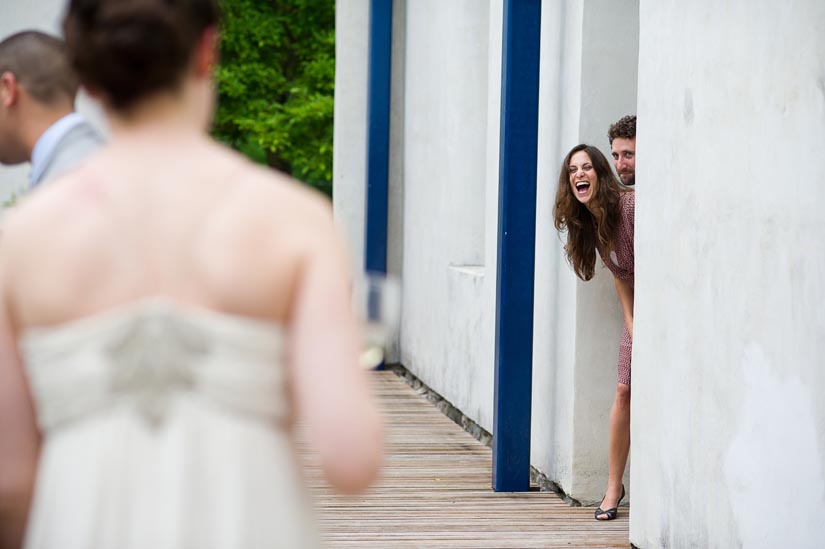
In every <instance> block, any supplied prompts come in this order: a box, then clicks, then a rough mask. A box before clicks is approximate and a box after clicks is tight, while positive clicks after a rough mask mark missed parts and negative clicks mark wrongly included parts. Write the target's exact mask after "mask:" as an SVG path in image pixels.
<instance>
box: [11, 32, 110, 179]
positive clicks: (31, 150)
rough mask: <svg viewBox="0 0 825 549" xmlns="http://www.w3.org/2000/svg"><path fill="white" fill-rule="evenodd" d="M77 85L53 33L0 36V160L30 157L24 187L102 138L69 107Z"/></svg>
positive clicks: (69, 163) (69, 164)
mask: <svg viewBox="0 0 825 549" xmlns="http://www.w3.org/2000/svg"><path fill="white" fill-rule="evenodd" d="M77 89H78V82H77V78H76V77H75V75H74V72H73V71H72V70H71V67H70V66H69V63H68V60H67V59H66V54H65V46H64V43H63V41H62V40H60V39H59V38H55V37H53V36H49V35H48V34H44V33H42V32H38V31H24V32H20V33H17V34H14V35H12V36H10V37H8V38H6V39H5V40H3V41H2V42H0V163H3V164H19V163H21V162H27V161H30V162H31V164H32V169H31V172H30V174H29V187H30V188H32V187H35V186H36V185H38V184H40V183H42V182H43V181H47V180H49V179H52V178H54V177H56V176H58V175H60V174H61V173H64V172H66V171H67V170H69V169H71V168H73V167H74V166H76V165H77V164H78V163H79V162H80V161H81V160H83V158H85V157H86V156H87V155H89V154H90V153H92V152H93V151H95V150H96V149H97V148H98V147H100V146H101V145H102V144H103V138H102V136H101V135H100V134H99V133H98V132H97V130H95V129H94V128H93V127H92V126H91V125H89V124H88V122H86V120H85V119H84V118H83V116H81V115H80V114H78V113H77V112H75V111H74V102H75V96H76V94H77Z"/></svg>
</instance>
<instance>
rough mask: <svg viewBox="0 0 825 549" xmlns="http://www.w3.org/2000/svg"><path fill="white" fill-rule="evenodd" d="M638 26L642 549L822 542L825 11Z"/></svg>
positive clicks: (634, 531)
mask: <svg viewBox="0 0 825 549" xmlns="http://www.w3.org/2000/svg"><path fill="white" fill-rule="evenodd" d="M641 28H642V33H641V55H640V63H639V90H640V93H639V137H638V140H637V152H638V154H639V161H638V164H637V180H638V184H637V186H638V191H637V192H638V199H637V201H636V204H637V205H636V315H635V318H636V322H635V333H634V336H635V341H634V344H635V346H634V357H633V360H634V363H633V376H634V377H633V383H634V385H633V398H632V418H633V419H632V422H633V425H632V438H633V464H632V475H631V476H632V479H633V487H634V497H633V512H632V513H631V515H630V520H631V525H630V527H631V536H630V537H631V541H632V542H633V543H634V544H636V545H638V546H639V547H643V548H645V549H654V548H657V547H748V548H773V547H794V548H810V549H813V548H819V547H825V529H823V528H822V525H823V518H822V517H823V513H822V511H823V509H825V399H823V398H822V395H823V394H825V367H823V366H824V365H825V362H823V360H824V359H823V356H825V313H823V311H824V310H825V309H823V304H825V284H823V281H825V215H823V208H825V154H823V151H825V35H823V29H824V28H825V3H823V2H821V1H820V0H797V1H795V2H782V3H778V2H771V1H767V0H728V1H726V2H718V1H714V0H695V1H692V2H683V1H678V0H645V1H643V3H642V21H641Z"/></svg>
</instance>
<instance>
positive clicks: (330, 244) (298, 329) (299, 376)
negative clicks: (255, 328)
mask: <svg viewBox="0 0 825 549" xmlns="http://www.w3.org/2000/svg"><path fill="white" fill-rule="evenodd" d="M330 233H332V231H330ZM321 240H322V241H321V242H320V243H319V249H318V250H317V253H315V254H313V256H312V257H311V258H310V259H309V260H308V262H307V264H306V265H305V266H304V269H303V272H302V274H301V277H300V281H299V287H298V290H297V293H296V296H297V297H296V301H295V305H294V307H293V309H292V314H291V321H290V325H291V330H290V333H291V344H290V352H291V357H290V358H291V363H292V366H293V372H292V375H293V379H294V384H295V389H296V395H297V399H298V406H299V409H300V411H301V414H302V416H303V417H304V418H305V419H306V420H307V422H308V423H309V429H310V437H311V441H312V443H313V445H314V446H315V448H316V449H317V450H318V452H319V454H320V457H321V463H322V467H323V471H324V474H325V476H326V478H327V480H328V481H329V482H330V484H332V485H333V486H334V487H335V488H337V489H338V490H339V491H342V492H345V493H352V492H357V491H360V490H362V489H364V488H366V487H367V486H369V484H370V483H371V482H372V481H373V479H374V478H375V476H376V474H377V473H378V470H379V469H380V467H381V463H382V461H383V428H382V422H381V417H380V414H379V411H378V409H377V404H376V402H375V401H374V400H373V398H372V395H371V391H370V387H369V379H368V377H367V372H365V371H364V370H363V369H361V368H360V367H359V365H358V356H359V351H360V347H361V343H362V342H361V340H360V337H359V331H360V330H359V327H358V325H357V322H356V319H355V317H354V315H353V311H352V298H351V285H350V280H349V279H348V277H347V276H346V273H348V262H347V260H346V258H345V254H344V253H343V246H342V245H341V244H340V243H339V242H338V240H337V237H336V236H334V235H333V236H329V238H326V237H323V236H322V237H321Z"/></svg>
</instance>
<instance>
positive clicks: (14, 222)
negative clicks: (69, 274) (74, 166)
mask: <svg viewBox="0 0 825 549" xmlns="http://www.w3.org/2000/svg"><path fill="white" fill-rule="evenodd" d="M78 187H82V180H81V179H80V178H78V177H77V176H76V175H74V174H72V175H68V176H63V177H60V178H58V179H55V180H54V181H53V182H51V183H49V184H48V185H46V186H43V187H39V188H37V189H36V190H34V191H32V192H29V193H28V194H26V195H25V196H24V197H23V198H21V199H20V200H19V201H18V202H17V204H15V205H14V206H13V207H12V208H10V209H9V210H7V211H6V212H5V213H4V216H3V222H2V228H1V229H0V234H2V248H3V250H4V254H3V255H4V256H6V254H7V253H13V252H14V251H19V250H20V249H25V248H26V247H27V245H28V244H33V243H36V242H38V241H39V240H41V239H42V238H43V237H45V236H46V235H47V234H49V233H51V234H55V233H60V229H61V225H62V224H64V223H66V222H67V221H69V220H70V217H71V218H74V219H77V218H78V217H79V216H82V214H83V213H84V212H83V211H82V203H83V202H84V201H83V200H82V199H81V200H78V199H77V198H78V197H77V195H76V194H75V190H76V189H77V188H78ZM73 213H74V214H76V215H72V214H73Z"/></svg>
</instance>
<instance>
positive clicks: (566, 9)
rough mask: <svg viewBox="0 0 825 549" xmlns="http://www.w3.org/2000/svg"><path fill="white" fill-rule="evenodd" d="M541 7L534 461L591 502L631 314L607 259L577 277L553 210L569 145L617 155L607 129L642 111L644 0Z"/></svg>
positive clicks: (598, 486)
mask: <svg viewBox="0 0 825 549" xmlns="http://www.w3.org/2000/svg"><path fill="white" fill-rule="evenodd" d="M542 8H543V12H542V51H541V64H542V66H541V88H540V107H539V109H540V110H539V165H538V182H539V183H538V184H539V192H538V198H537V212H536V288H535V291H536V305H535V325H534V358H533V362H534V376H533V377H534V387H533V452H532V453H533V458H532V461H533V464H534V465H535V466H536V467H537V468H538V469H539V470H541V471H542V472H544V473H545V474H546V475H547V476H548V477H549V478H551V479H552V480H554V481H555V482H557V483H558V484H559V485H560V486H561V487H562V488H563V489H564V490H565V491H566V492H567V493H568V494H570V495H571V496H572V497H574V498H576V499H578V500H580V501H583V502H588V503H591V502H597V501H599V500H600V499H601V496H602V494H603V493H604V489H605V486H606V483H607V444H608V416H609V412H610V405H611V403H612V400H613V394H614V392H615V388H616V361H617V357H618V344H619V335H620V333H621V328H622V315H621V309H620V307H619V304H618V300H617V298H616V290H615V288H614V285H613V279H612V276H611V275H610V272H609V271H607V269H605V268H604V267H602V264H601V262H600V261H598V260H597V274H596V277H595V278H594V279H593V280H591V281H589V282H582V281H580V280H578V279H577V278H576V277H575V275H574V274H573V271H572V269H571V268H570V266H569V265H568V263H567V261H566V260H565V258H564V252H563V242H564V238H565V237H559V235H558V234H557V233H556V230H555V228H554V227H553V211H552V210H553V201H554V199H555V192H556V186H557V183H558V174H559V169H560V163H561V160H562V158H563V157H564V156H565V155H566V154H567V151H568V150H570V149H571V148H572V147H573V146H574V145H576V144H578V143H581V142H586V143H591V144H593V145H596V146H597V147H599V148H600V149H601V150H602V151H603V152H604V153H605V155H606V156H608V157H609V156H610V154H609V144H608V141H607V128H608V127H609V125H610V124H611V123H613V122H615V121H616V120H618V119H619V118H620V117H622V116H624V115H626V114H632V113H634V112H635V109H636V68H637V59H638V28H639V21H638V1H637V0H570V1H567V2H561V3H555V2H546V3H544V5H543V6H542Z"/></svg>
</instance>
